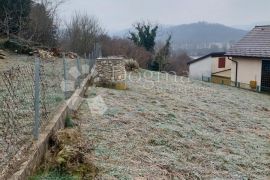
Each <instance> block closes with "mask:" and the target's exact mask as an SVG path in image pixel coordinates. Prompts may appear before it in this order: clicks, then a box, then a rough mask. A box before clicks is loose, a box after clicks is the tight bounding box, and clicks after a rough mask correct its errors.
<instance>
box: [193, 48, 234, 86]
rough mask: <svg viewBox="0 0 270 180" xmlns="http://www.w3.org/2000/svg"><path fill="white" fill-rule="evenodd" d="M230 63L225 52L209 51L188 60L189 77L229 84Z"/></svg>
mask: <svg viewBox="0 0 270 180" xmlns="http://www.w3.org/2000/svg"><path fill="white" fill-rule="evenodd" d="M231 64H232V62H231V61H230V60H229V59H228V57H226V56H225V52H216V53H210V54H208V55H206V56H203V57H200V58H197V59H194V60H192V61H190V62H188V65H189V77H190V78H191V79H196V80H203V81H209V82H214V83H219V84H226V85H230V84H231Z"/></svg>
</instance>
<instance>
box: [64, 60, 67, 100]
mask: <svg viewBox="0 0 270 180" xmlns="http://www.w3.org/2000/svg"><path fill="white" fill-rule="evenodd" d="M63 66H64V96H65V99H67V62H66V56H65V55H63Z"/></svg>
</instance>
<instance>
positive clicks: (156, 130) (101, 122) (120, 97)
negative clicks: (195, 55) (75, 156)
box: [78, 71, 270, 179]
mask: <svg viewBox="0 0 270 180" xmlns="http://www.w3.org/2000/svg"><path fill="white" fill-rule="evenodd" d="M142 74H143V75H142ZM151 74H152V73H151V72H148V71H141V72H140V73H134V74H132V75H130V76H129V80H128V82H127V83H128V87H129V89H128V90H127V91H118V90H113V89H106V88H101V87H93V88H90V90H89V91H88V92H87V96H88V97H87V98H88V100H89V99H90V101H88V102H99V104H101V105H97V107H99V109H100V107H103V109H104V110H106V107H107V108H108V109H107V110H106V112H105V113H104V114H97V113H95V112H97V111H95V109H94V110H93V109H91V110H92V111H91V110H90V109H89V107H91V106H89V103H86V102H87V101H86V102H85V103H84V104H83V105H82V106H81V109H80V110H79V112H78V117H79V118H78V123H79V124H80V126H81V130H82V133H83V135H84V137H86V138H87V140H88V141H89V143H91V144H93V146H94V148H93V155H94V157H95V160H94V164H95V166H96V167H97V168H98V169H99V172H100V173H99V174H98V177H97V178H103V179H200V178H203V179H209V178H217V179H254V178H256V179H269V178H270V141H269V140H270V131H269V130H270V119H269V117H270V96H269V95H266V94H260V93H255V92H251V91H247V90H242V89H237V88H234V87H228V86H222V85H215V84H210V83H203V82H199V81H189V80H188V79H187V78H182V77H177V78H176V79H175V78H174V76H170V77H169V78H168V79H167V78H166V77H164V76H165V75H164V74H163V75H159V74H157V73H154V74H152V75H151ZM162 76H163V77H162ZM140 77H141V78H140ZM158 77H160V80H158V79H159V78H158ZM175 80H176V82H175ZM95 97H99V98H96V99H98V100H97V101H93V100H91V99H92V98H95ZM102 100H103V101H104V103H105V104H106V106H105V107H104V105H102ZM101 109H102V108H101ZM100 112H102V111H100Z"/></svg>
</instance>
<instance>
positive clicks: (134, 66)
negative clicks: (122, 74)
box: [125, 59, 140, 71]
mask: <svg viewBox="0 0 270 180" xmlns="http://www.w3.org/2000/svg"><path fill="white" fill-rule="evenodd" d="M125 68H126V71H136V70H138V69H139V68H140V66H139V63H138V62H137V61H135V60H133V59H128V60H126V62H125Z"/></svg>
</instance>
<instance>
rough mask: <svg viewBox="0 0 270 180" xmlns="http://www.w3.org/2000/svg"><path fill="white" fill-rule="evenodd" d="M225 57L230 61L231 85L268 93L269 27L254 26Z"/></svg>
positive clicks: (269, 86)
mask: <svg viewBox="0 0 270 180" xmlns="http://www.w3.org/2000/svg"><path fill="white" fill-rule="evenodd" d="M226 56H227V57H229V58H230V59H231V60H232V68H231V69H232V70H231V81H232V85H234V86H237V87H242V88H248V89H254V90H257V91H270V25H268V26H256V27H255V28H254V29H253V30H251V31H250V32H249V33H248V34H247V35H246V36H245V37H244V38H243V39H241V40H240V41H239V42H237V43H236V44H235V45H234V46H233V47H232V48H231V49H230V50H229V51H228V52H227V53H226Z"/></svg>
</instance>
